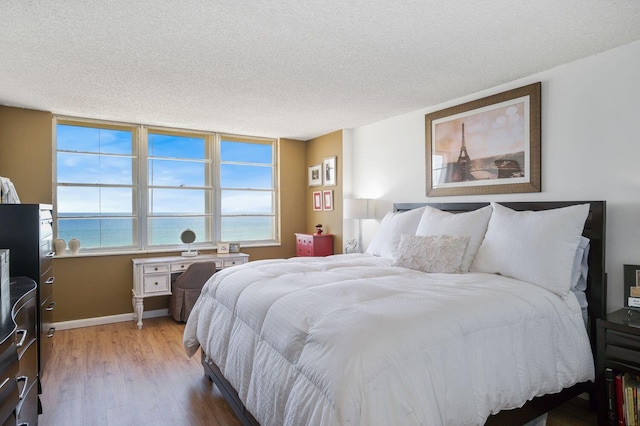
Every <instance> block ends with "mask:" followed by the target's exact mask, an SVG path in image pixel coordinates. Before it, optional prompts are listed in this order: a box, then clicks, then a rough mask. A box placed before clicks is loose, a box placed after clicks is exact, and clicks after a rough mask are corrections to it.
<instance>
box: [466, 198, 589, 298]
mask: <svg viewBox="0 0 640 426" xmlns="http://www.w3.org/2000/svg"><path fill="white" fill-rule="evenodd" d="M491 205H492V206H493V213H492V215H491V219H490V220H489V226H488V228H487V233H486V235H485V237H484V241H483V242H482V244H481V245H480V248H479V249H478V253H477V254H476V257H475V260H474V261H473V264H472V265H471V268H470V270H471V271H474V272H487V273H498V274H502V275H506V276H508V277H512V278H516V279H519V280H522V281H527V282H530V283H532V284H536V285H538V286H540V287H542V288H546V289H547V290H549V291H552V292H554V293H556V294H559V295H561V296H566V295H567V294H568V293H569V289H570V287H571V271H572V269H573V260H574V258H575V255H576V249H577V248H578V243H579V242H580V236H581V235H582V229H583V227H584V222H585V220H586V219H587V215H588V214H589V204H580V205H575V206H570V207H564V208H559V209H551V210H541V211H535V212H534V211H523V212H517V211H514V210H511V209H509V208H507V207H504V206H502V205H500V204H496V203H491Z"/></svg>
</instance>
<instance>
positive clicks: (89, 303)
mask: <svg viewBox="0 0 640 426" xmlns="http://www.w3.org/2000/svg"><path fill="white" fill-rule="evenodd" d="M52 118H53V117H52V114H51V113H48V112H41V111H32V110H26V109H19V108H10V107H3V106H0V176H7V177H9V178H11V180H12V181H13V182H14V184H15V185H16V189H17V191H18V194H19V195H20V198H21V201H22V202H23V203H51V201H52V188H53V185H52V176H53V173H52V167H53V157H52V155H53V154H52ZM279 147H280V149H279V161H280V185H281V192H280V196H281V199H280V212H281V218H282V221H281V224H282V228H281V236H282V245H281V246H278V247H265V248H249V249H243V250H242V251H243V252H245V253H248V254H249V255H250V256H251V257H250V259H251V260H259V259H270V258H278V257H282V258H286V257H291V256H294V255H295V251H296V249H295V241H294V238H293V234H294V233H295V232H299V231H300V230H303V229H306V227H307V226H306V217H305V214H304V205H305V198H306V196H305V195H306V188H307V185H306V170H307V168H306V150H307V143H305V142H301V141H294V140H287V139H282V140H280V146H279ZM336 152H340V151H336ZM339 176H340V175H338V177H339ZM178 254H179V253H178V252H175V253H163V254H162V255H163V256H164V255H178ZM145 256H153V255H117V256H91V257H75V258H74V257H66V258H56V259H54V262H53V273H54V275H55V277H56V281H55V288H54V291H55V301H56V309H55V311H54V318H53V320H54V321H55V322H61V321H69V320H76V319H83V318H93V317H99V316H106V315H116V314H123V313H131V312H133V309H132V306H131V288H132V286H133V265H132V262H131V259H132V258H134V257H145ZM156 256H157V255H156ZM167 307H168V298H167V297H156V298H148V299H146V300H145V310H154V309H162V308H167Z"/></svg>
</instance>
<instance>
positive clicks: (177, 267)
mask: <svg viewBox="0 0 640 426" xmlns="http://www.w3.org/2000/svg"><path fill="white" fill-rule="evenodd" d="M191 263H192V262H180V263H172V264H171V272H184V271H186V270H187V268H188V267H189V265H191Z"/></svg>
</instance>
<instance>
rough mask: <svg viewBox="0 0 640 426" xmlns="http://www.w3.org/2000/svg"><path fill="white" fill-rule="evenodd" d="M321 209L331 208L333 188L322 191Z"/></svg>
mask: <svg viewBox="0 0 640 426" xmlns="http://www.w3.org/2000/svg"><path fill="white" fill-rule="evenodd" d="M322 203H323V204H322V210H333V190H332V189H329V190H327V191H322Z"/></svg>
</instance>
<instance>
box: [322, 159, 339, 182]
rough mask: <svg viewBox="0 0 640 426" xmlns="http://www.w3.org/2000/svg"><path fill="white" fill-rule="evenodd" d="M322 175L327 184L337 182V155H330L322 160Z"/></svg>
mask: <svg viewBox="0 0 640 426" xmlns="http://www.w3.org/2000/svg"><path fill="white" fill-rule="evenodd" d="M322 175H323V179H324V184H325V185H326V186H333V185H335V184H336V157H329V158H325V159H324V160H322Z"/></svg>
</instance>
